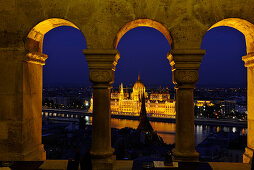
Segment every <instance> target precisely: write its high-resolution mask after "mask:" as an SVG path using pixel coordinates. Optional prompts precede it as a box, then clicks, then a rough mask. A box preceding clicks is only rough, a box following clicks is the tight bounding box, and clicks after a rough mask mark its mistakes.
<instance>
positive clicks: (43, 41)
mask: <svg viewBox="0 0 254 170" xmlns="http://www.w3.org/2000/svg"><path fill="white" fill-rule="evenodd" d="M57 31H58V32H60V34H61V33H62V34H65V36H62V37H63V38H61V37H59V36H58V37H53V38H52V36H54V35H53V34H56V32H57ZM75 31H76V35H75ZM64 32H65V33H64ZM68 32H72V33H73V32H74V34H72V35H71V36H70V35H68ZM75 36H76V37H75ZM80 36H81V39H79V37H80ZM68 38H73V39H75V38H76V39H79V41H77V42H74V41H73V40H72V41H71V40H70V39H69V40H70V41H67V40H68ZM50 39H51V40H50ZM49 41H51V42H49ZM59 41H60V42H61V41H62V42H61V43H59ZM82 41H83V43H85V38H84V35H83V34H82V32H80V30H79V28H78V27H77V26H75V25H74V24H73V23H71V22H69V21H67V20H64V19H58V18H53V19H48V20H45V21H42V22H40V23H39V24H37V25H36V26H35V27H34V28H33V29H32V30H31V31H30V32H29V34H28V36H27V41H26V44H25V45H26V48H27V50H28V51H29V53H28V54H27V55H26V56H27V58H26V60H25V62H24V64H23V65H24V66H23V67H24V70H25V71H24V75H23V77H24V82H25V83H24V88H25V89H29V90H30V91H31V92H30V91H29V92H28V95H29V98H24V99H23V102H24V105H25V108H26V109H27V110H28V111H30V112H29V114H30V115H31V116H30V117H32V118H33V122H34V123H33V124H34V126H36V128H34V127H30V128H31V129H32V131H33V132H34V133H31V134H30V138H35V140H36V144H38V143H39V144H41V143H42V139H44V142H45V140H46V139H49V138H42V116H41V115H42V114H41V113H42V98H43V97H42V93H43V92H42V89H43V78H42V77H43V76H42V75H43V67H42V66H43V65H45V60H46V59H47V58H48V56H52V59H50V60H48V62H49V64H48V67H47V68H46V70H45V71H46V72H45V75H46V76H47V77H48V78H49V79H50V80H49V79H47V77H46V78H45V77H44V80H45V81H47V82H48V85H52V82H53V83H54V82H55V83H56V85H59V86H61V84H59V83H64V84H63V85H62V86H63V87H65V86H67V87H68V86H69V85H71V83H69V84H68V82H69V81H72V83H73V80H74V79H72V78H73V77H76V78H78V77H80V76H83V75H84V74H85V73H82V72H83V71H84V70H83V71H82V70H81V71H79V70H77V68H80V67H82V66H81V65H80V64H81V63H82V62H83V63H85V58H84V57H83V54H82V50H83V49H84V48H86V45H84V44H83V43H82ZM47 42H49V43H51V44H47ZM54 43H56V44H54ZM57 43H59V44H61V45H63V44H64V43H65V44H64V45H65V47H63V46H64V45H63V46H62V47H61V46H59V45H58V44H57ZM68 43H69V44H68ZM75 43H76V45H75ZM80 45H81V46H80ZM45 47H46V48H45ZM50 48H51V49H50ZM59 48H60V49H59ZM61 48H62V49H61ZM78 48H79V49H78ZM68 49H69V50H68ZM70 49H71V50H72V51H71V50H70ZM54 50H55V51H58V53H54ZM52 51H53V52H52ZM54 55H56V57H55V56H54ZM77 55H79V58H80V59H79V61H78V60H77V59H76V58H75V57H76V56H77ZM72 57H73V58H72ZM75 66H76V67H75ZM61 67H62V68H61ZM63 67H65V68H63ZM72 67H75V68H73V69H71V68H72ZM75 69H76V71H79V72H80V75H79V76H76V74H79V73H77V72H76V73H75V72H74V71H73V70H75ZM49 72H51V73H49ZM52 72H54V74H53V73H52ZM71 73H72V74H73V75H71ZM86 73H87V80H88V70H86ZM64 74H65V75H64ZM68 74H69V75H68ZM74 74H75V75H74ZM49 75H50V76H52V77H49ZM59 79H64V80H63V81H59V82H58V80H59ZM78 83H80V82H78ZM44 85H45V84H44ZM54 85H55V84H54ZM54 85H53V86H54ZM53 93H59V90H58V92H57V91H56V90H55V91H53ZM52 98H54V99H52V101H53V102H57V100H60V101H58V102H60V103H62V102H63V104H64V103H66V102H68V101H69V100H67V99H66V97H65V96H62V94H56V96H53V97H52ZM55 98H56V99H55ZM57 98H58V99H57ZM54 100H55V101H54ZM69 102H70V101H69ZM60 103H59V104H60ZM55 106H56V105H55ZM49 109H51V110H50V111H45V112H48V113H50V114H49V115H48V116H47V118H49V119H52V118H53V119H63V118H69V115H68V112H64V113H62V112H58V111H57V110H54V109H59V108H56V107H55V108H54V107H52V108H49ZM52 109H53V110H52ZM57 114H61V117H56V115H57ZM44 115H46V114H44ZM44 117H45V116H44ZM47 123H48V122H47ZM44 129H45V128H44ZM44 136H45V134H44ZM53 138H54V137H53ZM53 138H52V137H51V139H53ZM51 142H52V140H51ZM44 148H45V150H47V151H50V152H51V151H52V150H54V149H55V148H53V149H52V148H49V147H46V144H45V145H44ZM38 154H39V153H38ZM43 154H45V151H44V153H43ZM49 154H50V153H49ZM49 154H48V152H47V156H49ZM73 154H75V149H74V152H73ZM51 155H52V154H51ZM54 156H56V155H53V157H52V156H49V159H59V158H60V157H54ZM63 156H64V154H62V158H64V159H67V158H68V156H65V157H63ZM43 159H45V155H44V156H43ZM60 159H61V158H60Z"/></svg>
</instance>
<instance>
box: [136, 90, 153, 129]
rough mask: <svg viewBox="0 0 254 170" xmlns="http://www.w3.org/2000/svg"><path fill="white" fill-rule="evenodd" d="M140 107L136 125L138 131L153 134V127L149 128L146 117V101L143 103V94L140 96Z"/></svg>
mask: <svg viewBox="0 0 254 170" xmlns="http://www.w3.org/2000/svg"><path fill="white" fill-rule="evenodd" d="M141 102H142V105H141V110H140V123H139V125H138V130H140V131H143V132H150V133H151V132H153V127H152V126H151V124H150V122H149V120H148V118H147V115H146V101H145V94H144V93H143V95H142V101H141Z"/></svg>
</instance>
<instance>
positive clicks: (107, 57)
mask: <svg viewBox="0 0 254 170" xmlns="http://www.w3.org/2000/svg"><path fill="white" fill-rule="evenodd" d="M83 53H84V54H85V56H86V61H87V63H88V68H89V78H90V81H91V82H93V83H96V84H105V83H109V84H111V83H113V82H114V72H115V67H116V64H117V61H118V59H119V58H120V55H119V53H118V51H117V50H116V49H86V50H83Z"/></svg>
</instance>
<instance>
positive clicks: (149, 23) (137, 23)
mask: <svg viewBox="0 0 254 170" xmlns="http://www.w3.org/2000/svg"><path fill="white" fill-rule="evenodd" d="M136 27H151V28H154V29H156V30H158V31H160V32H161V33H162V34H163V35H164V36H165V38H166V39H167V40H168V42H169V45H170V46H171V48H172V38H171V36H170V34H169V31H168V30H167V28H166V27H165V26H163V25H162V24H161V23H159V22H157V21H154V20H151V19H136V20H133V21H130V22H128V23H127V24H125V25H124V26H123V27H122V28H121V29H120V30H119V31H118V33H117V34H116V37H115V40H114V48H115V49H116V48H117V46H118V43H119V41H120V39H121V38H122V37H123V35H124V34H125V33H126V32H128V31H130V30H131V29H133V28H136Z"/></svg>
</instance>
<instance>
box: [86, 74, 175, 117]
mask: <svg viewBox="0 0 254 170" xmlns="http://www.w3.org/2000/svg"><path fill="white" fill-rule="evenodd" d="M143 94H144V95H145V98H146V111H147V115H148V116H152V117H167V118H175V114H176V111H175V100H173V99H170V94H168V93H151V94H150V95H148V93H147V92H146V88H145V85H144V83H143V82H142V81H141V80H140V76H138V80H137V81H136V82H135V84H134V86H133V89H132V92H131V93H129V92H127V91H124V88H123V84H121V86H120V88H119V91H117V92H111V102H110V104H111V105H110V106H111V112H112V114H120V115H130V116H139V113H140V109H141V97H142V95H143ZM92 107H93V98H92V99H91V107H90V111H92V109H93V108H92Z"/></svg>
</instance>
